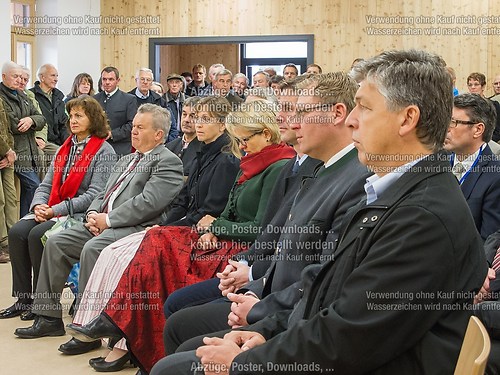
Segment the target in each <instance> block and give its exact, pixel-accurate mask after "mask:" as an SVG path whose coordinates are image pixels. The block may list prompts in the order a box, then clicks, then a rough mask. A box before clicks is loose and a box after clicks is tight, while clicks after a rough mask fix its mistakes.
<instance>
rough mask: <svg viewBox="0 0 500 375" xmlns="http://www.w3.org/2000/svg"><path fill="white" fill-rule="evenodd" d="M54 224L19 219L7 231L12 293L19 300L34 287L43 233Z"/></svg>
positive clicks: (38, 271)
mask: <svg viewBox="0 0 500 375" xmlns="http://www.w3.org/2000/svg"><path fill="white" fill-rule="evenodd" d="M54 224H55V221H52V220H49V221H46V222H43V223H38V222H37V221H35V220H33V219H31V220H20V221H18V222H17V223H16V224H14V225H13V226H12V228H11V229H10V231H9V252H10V264H11V267H12V295H13V296H14V297H17V298H19V299H21V300H23V299H30V298H31V295H32V292H33V291H34V290H35V289H36V283H37V281H38V275H39V273H40V266H41V262H42V254H43V245H42V242H41V240H40V239H41V238H42V236H43V234H44V233H45V232H46V231H47V230H48V229H50V228H52V226H53V225H54Z"/></svg>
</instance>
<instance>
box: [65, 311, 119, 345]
mask: <svg viewBox="0 0 500 375" xmlns="http://www.w3.org/2000/svg"><path fill="white" fill-rule="evenodd" d="M66 328H68V330H70V331H71V333H72V334H73V336H74V337H76V338H77V339H78V340H80V341H84V342H90V341H95V340H97V339H103V338H111V339H115V340H116V339H121V338H122V337H123V335H122V333H121V331H120V330H119V329H118V328H117V327H116V326H115V325H114V324H113V323H111V322H110V320H109V319H108V318H107V317H106V316H105V315H103V314H100V315H99V316H98V317H96V318H95V319H94V320H92V321H90V322H89V323H87V324H86V325H84V326H79V325H77V324H73V323H70V324H68V325H67V326H66Z"/></svg>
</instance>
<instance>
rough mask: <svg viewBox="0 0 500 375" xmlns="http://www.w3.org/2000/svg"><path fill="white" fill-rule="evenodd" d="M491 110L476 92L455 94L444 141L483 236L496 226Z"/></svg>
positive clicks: (499, 218)
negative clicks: (490, 144)
mask: <svg viewBox="0 0 500 375" xmlns="http://www.w3.org/2000/svg"><path fill="white" fill-rule="evenodd" d="M495 112H496V111H495V108H494V107H493V105H492V104H491V101H489V100H488V99H486V98H483V97H481V96H479V95H478V94H461V95H458V96H455V98H454V100H453V113H452V118H451V122H450V126H449V128H448V133H447V135H446V139H445V141H444V148H445V149H446V150H448V151H451V166H452V172H453V174H454V175H455V177H456V178H457V180H458V183H459V184H460V188H461V189H462V192H463V193H464V196H465V199H466V201H467V204H468V205H469V208H470V211H471V212H472V217H473V218H474V221H475V223H476V228H477V230H478V231H479V234H480V235H481V237H482V238H483V240H485V239H486V238H487V237H488V236H489V235H490V234H492V233H493V232H495V231H496V230H497V229H498V228H500V211H499V210H498V207H499V205H498V202H500V173H499V172H500V161H498V160H497V158H496V157H495V155H494V154H493V152H492V151H491V149H490V147H489V146H488V142H489V141H490V140H491V135H492V134H493V129H494V128H495V120H496V113H495Z"/></svg>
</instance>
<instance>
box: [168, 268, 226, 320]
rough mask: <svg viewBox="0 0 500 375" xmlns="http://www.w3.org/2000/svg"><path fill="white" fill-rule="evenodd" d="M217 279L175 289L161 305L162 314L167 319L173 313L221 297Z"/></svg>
mask: <svg viewBox="0 0 500 375" xmlns="http://www.w3.org/2000/svg"><path fill="white" fill-rule="evenodd" d="M218 286H219V279H218V278H213V279H208V280H205V281H201V282H199V283H196V284H193V285H189V286H186V287H184V288H181V289H177V290H176V291H175V292H173V293H172V294H170V295H169V296H168V297H167V300H166V301H165V304H164V305H163V312H164V314H165V317H166V318H167V319H168V318H169V317H170V316H171V315H172V314H173V313H175V312H177V311H179V310H182V309H185V308H186V307H192V306H198V305H203V304H204V303H207V302H212V301H214V300H216V299H219V298H221V297H222V294H221V291H220V290H219V287H218Z"/></svg>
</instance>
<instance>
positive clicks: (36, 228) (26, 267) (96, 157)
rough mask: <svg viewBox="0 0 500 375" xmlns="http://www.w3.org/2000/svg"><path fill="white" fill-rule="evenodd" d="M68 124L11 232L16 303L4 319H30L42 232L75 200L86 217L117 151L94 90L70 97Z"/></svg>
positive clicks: (1, 315) (75, 208) (78, 215)
mask: <svg viewBox="0 0 500 375" xmlns="http://www.w3.org/2000/svg"><path fill="white" fill-rule="evenodd" d="M66 108H67V111H68V113H69V121H68V130H69V132H70V133H71V134H72V136H71V137H68V138H67V139H66V142H64V144H63V145H62V146H61V147H60V148H59V150H58V152H57V154H56V157H55V159H54V160H53V162H52V165H51V168H50V169H49V171H48V173H47V175H46V176H45V178H44V180H43V181H42V183H41V184H40V186H39V187H38V188H37V189H36V191H35V196H34V197H33V201H32V202H31V210H30V213H29V214H28V215H26V216H24V217H23V218H21V220H20V221H19V222H18V223H17V224H15V225H14V226H13V227H12V229H11V230H10V232H9V249H10V256H11V266H12V296H13V297H16V298H17V301H16V303H14V305H12V306H11V307H9V308H7V309H5V310H2V311H1V312H0V319H4V318H12V317H15V316H18V315H21V319H22V320H31V319H30V318H32V314H31V311H30V308H31V303H32V301H33V296H32V292H33V291H34V290H35V288H36V284H37V281H38V274H39V271H40V262H41V260H42V254H43V244H42V242H41V237H42V236H43V234H44V233H45V232H46V231H47V230H48V229H50V228H52V226H53V225H54V224H55V221H54V219H56V218H59V220H62V219H64V217H66V216H67V215H68V214H69V204H71V205H72V206H73V212H74V215H75V216H74V218H76V219H80V218H83V216H84V214H85V211H86V210H87V208H88V207H89V206H90V203H91V202H92V200H93V199H94V197H95V196H96V195H97V194H98V193H99V192H101V191H102V190H103V189H104V186H105V184H106V181H107V180H108V178H109V174H110V173H111V167H112V166H113V164H114V162H115V159H114V157H113V156H114V155H115V152H114V150H113V148H112V147H111V146H110V145H109V143H107V142H105V140H106V137H107V136H108V131H109V126H108V119H107V118H106V115H105V114H104V112H103V110H102V108H101V106H100V105H99V103H98V102H97V101H96V100H95V99H93V98H92V97H90V96H87V95H86V96H82V97H80V98H77V99H74V100H72V101H71V102H68V104H67V105H66Z"/></svg>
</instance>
